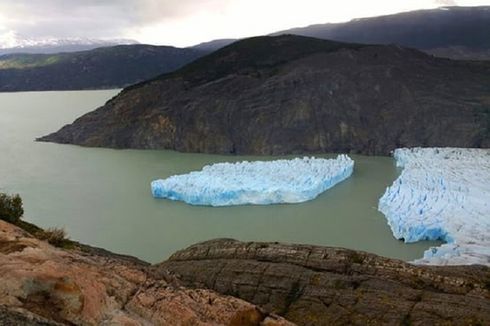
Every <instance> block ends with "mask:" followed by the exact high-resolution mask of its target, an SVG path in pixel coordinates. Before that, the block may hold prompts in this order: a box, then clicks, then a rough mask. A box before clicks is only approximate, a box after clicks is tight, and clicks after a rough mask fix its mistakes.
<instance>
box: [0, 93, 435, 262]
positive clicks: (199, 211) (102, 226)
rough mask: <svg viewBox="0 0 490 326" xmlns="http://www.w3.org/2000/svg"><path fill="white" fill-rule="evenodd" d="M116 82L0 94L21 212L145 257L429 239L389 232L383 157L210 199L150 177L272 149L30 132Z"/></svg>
mask: <svg viewBox="0 0 490 326" xmlns="http://www.w3.org/2000/svg"><path fill="white" fill-rule="evenodd" d="M117 92H118V90H104V91H76V92H29V93H4V94H0V191H2V192H11V193H20V194H21V196H22V197H23V199H24V206H25V211H26V212H25V219H26V220H28V221H30V222H33V223H36V224H38V225H40V226H42V227H51V226H56V227H64V228H65V229H66V230H67V232H68V234H69V235H70V237H71V238H72V239H75V240H78V241H81V242H84V243H87V244H90V245H94V246H100V247H103V248H106V249H108V250H112V251H115V252H119V253H125V254H130V255H134V256H137V257H139V258H141V259H145V260H148V261H151V262H159V261H161V260H163V259H165V258H167V257H168V256H169V255H170V254H171V253H172V252H174V251H176V250H178V249H182V248H184V247H186V246H188V245H190V244H192V243H195V242H198V241H204V240H209V239H212V238H222V237H227V238H235V239H239V240H261V241H283V242H294V243H309V244H319V245H330V246H341V247H347V248H353V249H359V250H365V251H369V252H374V253H377V254H380V255H384V256H388V257H395V258H400V259H414V258H418V257H421V256H422V253H423V251H424V250H425V249H427V248H428V247H429V246H430V245H433V244H435V243H429V242H420V243H416V244H404V243H403V242H400V241H397V240H395V239H394V238H393V236H392V234H391V231H390V229H389V227H388V226H387V224H386V220H385V218H384V216H383V215H382V214H381V213H379V212H378V211H377V210H376V206H377V202H378V199H379V197H380V196H381V195H382V194H383V192H384V190H385V188H386V186H388V185H389V184H391V183H392V182H393V180H394V179H395V178H396V177H397V175H398V171H397V170H396V168H395V167H394V163H393V160H392V159H391V158H388V157H366V156H357V155H352V156H351V157H352V158H353V159H354V160H355V162H356V167H355V171H354V174H353V176H352V177H351V178H350V179H348V180H346V181H344V182H342V183H341V184H339V185H337V186H335V187H334V188H332V189H330V190H328V191H327V192H325V193H324V194H322V195H320V196H319V197H318V198H317V199H315V200H313V201H310V202H307V203H303V204H291V205H272V206H236V207H221V208H212V207H196V206H189V205H187V204H184V203H181V202H172V201H168V200H161V199H160V200H158V199H154V198H152V196H151V193H150V182H151V181H152V180H154V179H157V178H165V177H167V176H170V175H173V174H177V173H186V172H189V171H191V170H196V169H200V168H201V167H202V166H203V165H205V164H209V163H214V162H222V161H239V160H244V159H246V160H253V159H272V157H253V156H241V157H236V156H221V155H206V154H185V153H177V152H173V151H153V150H151V151H150V150H148V151H142V150H112V149H101V148H83V147H78V146H71V145H59V144H51V143H38V142H35V141H34V139H35V138H36V137H39V136H42V135H45V134H47V133H50V132H53V131H55V130H58V129H59V128H60V127H61V126H63V125H64V124H66V123H69V122H72V121H73V120H74V119H75V118H76V117H78V116H80V115H81V114H83V113H85V112H88V111H91V110H93V109H94V108H96V107H97V106H100V105H102V104H103V103H104V102H105V101H107V100H108V99H109V98H111V97H112V96H114V95H115V94H117ZM321 156H323V157H328V156H329V155H321Z"/></svg>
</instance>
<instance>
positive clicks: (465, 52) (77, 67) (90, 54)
mask: <svg viewBox="0 0 490 326" xmlns="http://www.w3.org/2000/svg"><path fill="white" fill-rule="evenodd" d="M279 34H295V35H302V36H309V37H315V38H320V39H331V40H337V41H342V42H353V43H362V44H398V45H402V46H407V47H414V48H417V49H420V50H422V51H424V52H426V53H430V54H434V55H436V56H440V57H448V58H456V59H471V60H490V6H487V7H445V8H440V9H434V10H419V11H412V12H406V13H400V14H395V15H388V16H381V17H373V18H363V19H355V20H352V21H350V22H347V23H340V24H323V25H312V26H308V27H303V28H296V29H291V30H286V31H281V32H277V33H274V34H273V35H279ZM235 41H236V40H233V39H221V40H214V41H210V42H205V43H201V44H198V45H195V46H193V47H189V48H174V47H166V46H150V45H138V44H131V45H126V46H115V47H114V46H113V47H106V48H105V49H104V48H99V47H100V46H106V45H110V44H111V43H112V42H128V43H131V42H133V41H131V40H113V41H100V40H87V39H65V40H54V39H51V40H39V39H28V38H22V37H20V36H18V35H15V34H12V35H6V36H5V35H3V39H2V37H0V53H2V51H4V52H19V51H21V52H48V54H46V53H43V54H25V53H24V54H4V55H0V91H29V90H67V89H96V88H109V87H124V86H126V85H129V84H132V83H137V82H140V81H143V80H145V79H148V78H152V77H155V76H157V75H159V74H162V73H165V72H169V71H172V70H174V69H177V68H179V67H181V66H182V65H185V64H187V63H189V62H191V61H193V60H195V59H197V58H198V57H200V56H203V55H205V54H208V53H210V52H212V51H215V50H217V49H219V48H222V47H224V46H227V45H229V44H230V43H233V42H235ZM2 46H3V47H5V46H14V47H11V48H8V49H7V48H4V49H1V47H2ZM93 47H97V48H98V49H93V50H89V51H85V52H74V53H52V54H49V53H50V52H58V51H62V52H70V51H72V50H76V49H88V48H93Z"/></svg>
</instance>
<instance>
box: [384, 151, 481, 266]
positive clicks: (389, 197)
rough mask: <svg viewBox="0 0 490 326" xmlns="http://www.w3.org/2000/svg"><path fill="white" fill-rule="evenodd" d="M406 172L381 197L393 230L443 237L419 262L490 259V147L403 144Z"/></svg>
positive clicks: (409, 237)
mask: <svg viewBox="0 0 490 326" xmlns="http://www.w3.org/2000/svg"><path fill="white" fill-rule="evenodd" d="M394 157H395V160H396V164H397V166H399V167H402V168H403V171H402V173H401V175H400V177H399V178H398V179H397V180H395V182H394V183H393V185H392V186H390V187H388V189H387V190H386V192H385V194H384V195H383V197H381V199H380V200H379V207H378V208H379V210H380V211H381V212H382V213H383V214H384V215H385V216H386V218H387V220H388V224H389V225H390V227H391V230H392V232H393V235H394V236H395V237H396V238H398V239H404V240H405V242H416V241H419V240H436V239H440V240H443V241H445V242H446V243H445V244H443V245H442V246H440V247H433V248H430V249H429V250H427V251H426V252H425V253H424V257H423V258H421V259H419V260H416V261H415V263H420V264H431V265H460V264H482V265H490V150H488V149H460V148H414V149H406V148H403V149H397V150H395V153H394Z"/></svg>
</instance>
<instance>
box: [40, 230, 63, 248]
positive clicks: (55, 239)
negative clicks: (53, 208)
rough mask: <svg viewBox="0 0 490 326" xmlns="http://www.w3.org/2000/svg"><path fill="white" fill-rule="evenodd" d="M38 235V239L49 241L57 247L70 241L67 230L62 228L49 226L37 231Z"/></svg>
mask: <svg viewBox="0 0 490 326" xmlns="http://www.w3.org/2000/svg"><path fill="white" fill-rule="evenodd" d="M36 236H37V238H38V239H40V240H44V241H47V242H48V243H49V244H51V245H53V246H55V247H64V246H65V244H66V242H67V241H68V239H67V238H66V231H65V229H62V228H48V229H46V230H44V231H42V232H39V233H37V234H36Z"/></svg>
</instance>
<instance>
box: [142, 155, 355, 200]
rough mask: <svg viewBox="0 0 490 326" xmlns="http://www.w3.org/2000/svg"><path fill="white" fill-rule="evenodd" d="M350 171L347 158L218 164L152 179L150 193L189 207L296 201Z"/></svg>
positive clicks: (350, 163)
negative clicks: (186, 172)
mask: <svg viewBox="0 0 490 326" xmlns="http://www.w3.org/2000/svg"><path fill="white" fill-rule="evenodd" d="M353 169H354V161H353V160H352V159H351V158H350V157H349V156H347V155H338V156H337V158H335V159H323V158H314V157H304V158H295V159H290V160H286V159H281V160H275V161H255V162H248V161H243V162H237V163H217V164H212V165H207V166H204V167H203V169H202V170H201V171H194V172H190V173H188V174H182V175H175V176H171V177H169V178H167V179H163V180H155V181H153V182H152V183H151V191H152V194H153V196H154V197H155V198H166V199H171V200H180V201H184V202H186V203H188V204H192V205H207V206H230V205H246V204H253V205H269V204H279V203H300V202H305V201H308V200H311V199H314V198H315V197H317V196H318V195H319V194H321V193H322V192H324V191H325V190H327V189H329V188H331V187H333V186H334V185H336V184H337V183H339V182H341V181H343V180H345V179H346V178H348V177H349V176H351V174H352V172H353Z"/></svg>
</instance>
